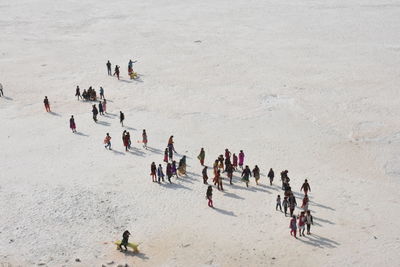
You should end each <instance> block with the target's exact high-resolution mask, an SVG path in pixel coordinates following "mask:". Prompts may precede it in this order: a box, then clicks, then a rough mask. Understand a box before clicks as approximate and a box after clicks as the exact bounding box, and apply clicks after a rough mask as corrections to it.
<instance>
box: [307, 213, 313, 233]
mask: <svg viewBox="0 0 400 267" xmlns="http://www.w3.org/2000/svg"><path fill="white" fill-rule="evenodd" d="M306 224H307V235H310V234H311V233H310V229H311V224H314V222H313V217H312V215H311V211H309V210H307V215H306Z"/></svg>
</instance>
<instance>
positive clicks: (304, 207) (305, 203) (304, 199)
mask: <svg viewBox="0 0 400 267" xmlns="http://www.w3.org/2000/svg"><path fill="white" fill-rule="evenodd" d="M308 203H309V199H308V196H307V195H305V196H304V198H303V203H302V204H301V208H302V209H304V210H305V211H307V210H308Z"/></svg>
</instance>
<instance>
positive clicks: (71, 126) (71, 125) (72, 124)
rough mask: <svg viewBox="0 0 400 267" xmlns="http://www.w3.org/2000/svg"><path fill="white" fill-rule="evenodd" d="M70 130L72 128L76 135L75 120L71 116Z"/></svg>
mask: <svg viewBox="0 0 400 267" xmlns="http://www.w3.org/2000/svg"><path fill="white" fill-rule="evenodd" d="M69 128H71V130H72V132H73V133H76V125H75V119H74V116H73V115H71V118H70V119H69Z"/></svg>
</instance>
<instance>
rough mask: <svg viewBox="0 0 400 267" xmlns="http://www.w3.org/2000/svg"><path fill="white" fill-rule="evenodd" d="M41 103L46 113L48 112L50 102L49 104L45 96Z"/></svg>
mask: <svg viewBox="0 0 400 267" xmlns="http://www.w3.org/2000/svg"><path fill="white" fill-rule="evenodd" d="M43 103H44V108H45V109H46V111H47V112H50V102H49V99H47V96H45V97H44V100H43Z"/></svg>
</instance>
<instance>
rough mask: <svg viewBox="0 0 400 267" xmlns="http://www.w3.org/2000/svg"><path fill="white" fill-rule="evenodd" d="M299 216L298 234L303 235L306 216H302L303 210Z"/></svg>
mask: <svg viewBox="0 0 400 267" xmlns="http://www.w3.org/2000/svg"><path fill="white" fill-rule="evenodd" d="M298 218H299V234H300V236H302V235H303V236H304V230H305V224H306V217H305V216H304V211H302V212H301V213H300V216H299V217H298Z"/></svg>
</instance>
